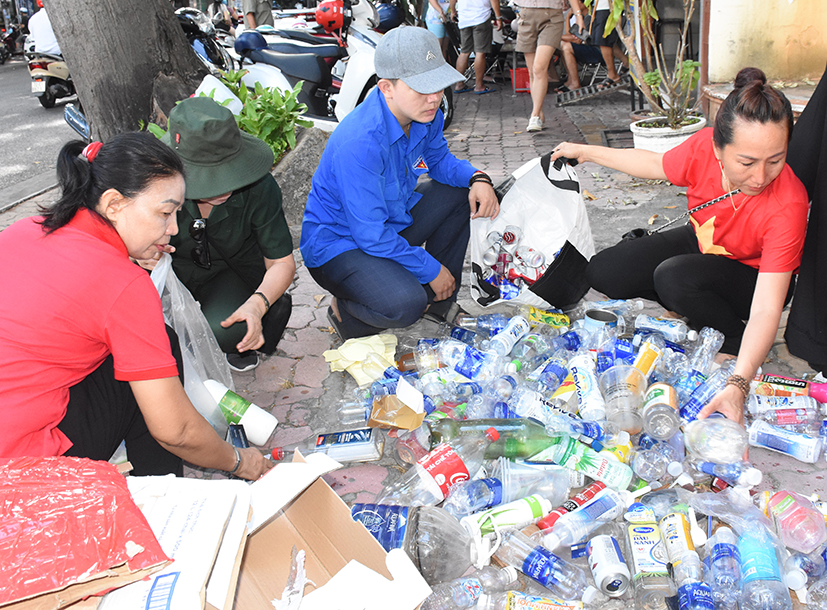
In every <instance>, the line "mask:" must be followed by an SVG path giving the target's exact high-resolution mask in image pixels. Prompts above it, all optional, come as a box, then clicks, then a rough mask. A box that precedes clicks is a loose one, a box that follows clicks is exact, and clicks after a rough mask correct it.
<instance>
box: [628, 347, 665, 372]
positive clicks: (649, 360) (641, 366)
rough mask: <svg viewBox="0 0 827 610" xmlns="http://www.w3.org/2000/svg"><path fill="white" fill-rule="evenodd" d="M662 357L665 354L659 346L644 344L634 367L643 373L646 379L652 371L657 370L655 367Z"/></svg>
mask: <svg viewBox="0 0 827 610" xmlns="http://www.w3.org/2000/svg"><path fill="white" fill-rule="evenodd" d="M662 355H663V352H662V351H661V349H660V348H659V347H658V346H656V345H652V344H651V343H644V344H643V345H641V346H640V351H639V352H638V353H637V358H635V363H634V365H633V366H634V367H635V368H636V369H638V370H639V371H640V372H641V373H643V375H644V376H645V377H649V375H651V374H652V371H654V370H655V366H656V365H657V363H658V360H660V357H661V356H662Z"/></svg>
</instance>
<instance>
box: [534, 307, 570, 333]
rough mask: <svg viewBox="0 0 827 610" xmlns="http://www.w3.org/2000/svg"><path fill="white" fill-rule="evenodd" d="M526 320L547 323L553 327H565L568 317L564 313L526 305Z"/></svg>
mask: <svg viewBox="0 0 827 610" xmlns="http://www.w3.org/2000/svg"><path fill="white" fill-rule="evenodd" d="M528 321H529V322H533V323H534V324H538V323H539V324H547V325H549V326H552V327H554V328H565V327H567V326H568V325H569V323H570V320H569V317H568V316H567V315H566V314H564V313H556V312H553V311H543V310H542V309H537V308H536V307H531V306H529V307H528Z"/></svg>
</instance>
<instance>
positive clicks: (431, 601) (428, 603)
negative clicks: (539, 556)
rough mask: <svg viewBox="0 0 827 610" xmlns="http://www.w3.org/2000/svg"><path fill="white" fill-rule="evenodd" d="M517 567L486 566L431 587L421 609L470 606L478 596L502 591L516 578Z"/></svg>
mask: <svg viewBox="0 0 827 610" xmlns="http://www.w3.org/2000/svg"><path fill="white" fill-rule="evenodd" d="M517 576H518V575H517V569H516V568H514V567H513V566H506V567H504V568H496V567H494V566H486V567H484V568H483V569H481V570H478V571H476V572H474V573H473V574H471V575H469V576H463V577H462V578H457V579H456V580H452V581H450V582H444V583H441V584H438V585H436V586H435V587H433V592H432V593H431V595H430V596H428V597H427V598H426V599H425V601H424V602H423V603H422V607H421V610H459V609H461V608H472V607H473V606H475V605H476V603H477V601H478V600H479V598H480V596H481V595H483V594H485V595H492V594H494V593H499V592H500V591H504V590H505V589H506V588H507V587H508V585H510V584H511V583H513V582H514V581H515V580H517Z"/></svg>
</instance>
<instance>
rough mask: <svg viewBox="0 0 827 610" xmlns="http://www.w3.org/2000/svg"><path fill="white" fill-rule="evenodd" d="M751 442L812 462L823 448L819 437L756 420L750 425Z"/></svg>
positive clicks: (754, 444) (751, 443)
mask: <svg viewBox="0 0 827 610" xmlns="http://www.w3.org/2000/svg"><path fill="white" fill-rule="evenodd" d="M749 443H750V445H753V446H758V447H765V448H766V449H772V450H773V451H778V452H779V453H784V454H787V455H791V456H792V457H794V458H796V459H797V460H800V461H802V462H807V463H810V464H812V463H814V462H815V461H816V459H817V458H818V454H819V450H820V449H821V441H820V440H819V439H817V438H813V437H810V436H807V435H805V434H797V433H795V432H790V431H788V430H784V429H783V428H776V427H774V426H771V425H770V424H768V423H766V422H763V421H756V422H754V423H753V424H752V425H751V426H750V428H749Z"/></svg>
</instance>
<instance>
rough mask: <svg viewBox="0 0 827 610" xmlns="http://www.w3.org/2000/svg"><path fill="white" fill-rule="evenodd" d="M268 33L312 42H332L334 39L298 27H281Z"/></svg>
mask: <svg viewBox="0 0 827 610" xmlns="http://www.w3.org/2000/svg"><path fill="white" fill-rule="evenodd" d="M268 33H272V34H277V35H279V36H281V37H282V38H290V39H292V40H301V41H303V42H309V43H310V44H331V41H332V40H333V39H332V38H330V37H329V36H319V35H318V34H314V33H313V32H311V31H308V30H300V29H297V28H281V29H276V30H273V32H268Z"/></svg>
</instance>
